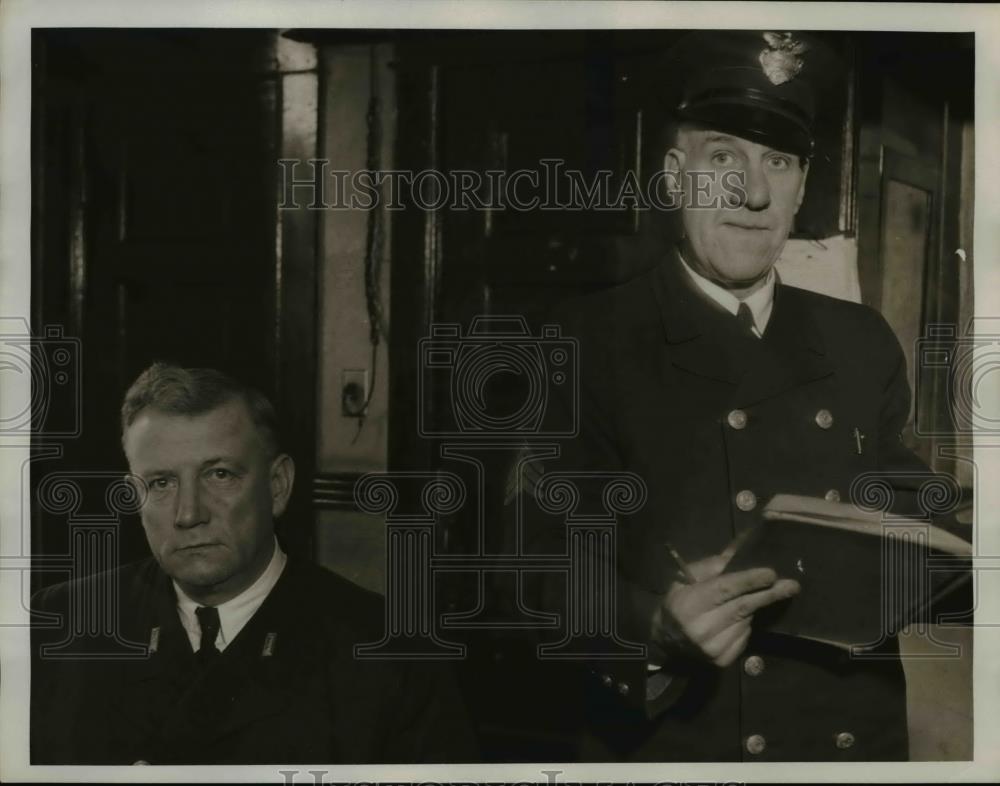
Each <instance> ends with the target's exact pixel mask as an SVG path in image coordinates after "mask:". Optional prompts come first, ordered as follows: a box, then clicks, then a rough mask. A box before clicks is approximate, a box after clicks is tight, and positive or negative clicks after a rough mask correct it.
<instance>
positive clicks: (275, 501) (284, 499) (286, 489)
mask: <svg viewBox="0 0 1000 786" xmlns="http://www.w3.org/2000/svg"><path fill="white" fill-rule="evenodd" d="M294 483H295V462H294V461H293V460H292V457H291V456H289V455H288V454H287V453H282V454H280V455H278V456H277V457H275V459H274V461H272V462H271V515H272V516H274V517H275V518H277V517H278V516H280V515H281V514H282V513H284V512H285V508H286V507H288V498H289V497H290V496H292V486H293V485H294Z"/></svg>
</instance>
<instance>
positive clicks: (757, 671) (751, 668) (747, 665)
mask: <svg viewBox="0 0 1000 786" xmlns="http://www.w3.org/2000/svg"><path fill="white" fill-rule="evenodd" d="M743 671H745V672H746V673H747V674H748V675H749V676H751V677H759V676H760V675H761V674H763V673H764V659H763V658H762V657H761V656H760V655H751V656H750V657H749V658H747V659H746V660H745V661H743Z"/></svg>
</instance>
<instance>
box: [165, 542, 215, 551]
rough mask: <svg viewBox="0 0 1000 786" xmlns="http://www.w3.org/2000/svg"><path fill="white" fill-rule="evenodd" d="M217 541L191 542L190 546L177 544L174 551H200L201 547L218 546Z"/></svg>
mask: <svg viewBox="0 0 1000 786" xmlns="http://www.w3.org/2000/svg"><path fill="white" fill-rule="evenodd" d="M218 545H219V544H218V543H192V544H191V545H190V546H179V547H177V548H176V549H174V551H177V552H185V551H201V550H202V549H209V548H212V547H214V546H218Z"/></svg>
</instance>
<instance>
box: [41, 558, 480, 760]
mask: <svg viewBox="0 0 1000 786" xmlns="http://www.w3.org/2000/svg"><path fill="white" fill-rule="evenodd" d="M109 579H112V580H114V581H117V582H118V586H119V593H120V594H119V597H120V598H121V612H120V625H119V627H118V631H119V636H120V637H121V638H123V639H125V640H128V641H131V642H137V643H139V644H142V645H146V646H149V647H150V650H153V649H155V651H151V652H150V653H149V655H148V656H140V657H134V654H135V653H134V650H135V649H136V648H134V647H133V648H132V649H133V653H132V656H131V657H128V656H127V653H126V650H125V648H124V647H123V646H121V645H118V646H111V644H113V642H111V643H110V644H109V640H108V639H106V638H105V639H98V638H96V637H91V638H81V639H78V640H77V641H76V642H75V643H71V644H68V645H65V646H63V647H61V648H60V647H57V653H56V654H57V655H58V653H59V651H61V653H62V654H63V655H66V654H67V653H69V652H73V653H74V654H76V655H80V654H81V653H83V654H85V653H86V651H88V650H89V651H90V652H91V653H96V652H103V653H104V657H98V658H90V659H87V658H80V657H75V658H70V659H67V658H65V657H61V658H60V657H47V656H42V657H39V655H38V651H39V650H38V648H39V647H40V646H43V645H45V644H58V642H60V641H61V640H63V639H66V638H67V635H68V627H69V626H68V625H67V624H63V625H61V626H59V627H56V628H51V629H46V628H42V627H41V623H42V621H41V620H39V622H38V624H37V626H36V628H35V630H34V631H33V645H34V646H33V668H32V675H31V676H32V706H31V759H32V763H34V764H133V763H137V762H139V763H152V764H222V763H234V764H237V763H238V764H264V763H268V764H274V763H283V764H294V763H324V764H338V763H366V762H374V763H379V762H450V761H467V760H469V759H470V758H474V756H475V753H474V752H473V749H472V745H471V737H470V732H469V729H468V725H467V723H466V720H465V716H464V712H463V710H462V706H461V702H460V700H459V698H458V696H457V693H456V689H455V687H454V684H453V683H452V681H451V679H450V676H449V673H448V672H446V671H445V670H444V668H443V667H444V664H442V663H437V664H433V663H414V662H401V661H392V660H358V659H357V658H355V656H354V646H355V644H363V643H369V642H376V641H378V640H379V639H380V638H381V635H382V631H381V620H382V604H381V602H380V600H379V598H378V596H376V595H373V594H372V593H369V592H367V591H365V590H362V589H360V588H359V587H357V586H355V585H353V584H351V583H349V582H347V581H346V580H344V579H341V578H340V577H338V576H335V575H334V574H332V573H330V572H329V571H326V570H324V569H322V568H319V567H317V566H315V565H312V564H310V563H305V562H300V561H297V560H295V559H293V558H289V560H288V563H287V565H286V567H285V570H284V571H283V573H282V575H281V577H280V578H279V580H278V582H277V584H276V585H275V586H274V588H273V590H272V591H271V593H270V595H268V597H267V598H266V599H265V601H264V603H263V604H262V605H261V607H260V608H259V609H258V610H257V612H256V613H255V614H254V616H253V617H252V618H251V619H250V620H249V622H248V623H247V624H246V626H245V627H244V628H243V629H242V630H241V631H240V633H239V635H238V636H237V637H236V638H235V639H234V640H233V641H232V642H231V643H230V644H229V646H227V647H226V649H225V650H224V651H223V652H222V653H221V655H220V656H219V657H218V658H217V659H216V661H215V662H214V663H213V664H211V665H210V666H208V667H207V668H204V669H203V668H200V667H199V666H198V665H197V663H196V659H195V656H194V654H193V652H192V649H191V645H190V642H189V640H188V637H187V634H186V633H185V631H184V629H183V628H182V626H181V623H180V619H179V616H178V612H177V608H176V597H175V594H174V590H173V586H172V583H171V581H170V579H169V578H168V577H167V576H166V575H165V574H164V573H163V572H162V571H161V570H160V568H159V567H158V565H157V564H156V562H155V561H153V560H152V559H150V560H146V561H144V562H140V563H135V564H132V565H128V566H126V567H124V568H121V569H120V570H118V571H117V576H112V575H111V574H102V575H98V576H96V577H91V578H88V579H85V580H83V581H77V582H73V583H72V584H70V583H64V584H60V585H57V586H54V587H51V588H49V589H47V590H43V591H42V592H41V593H39V596H37V597H36V599H35V610H36V611H45V612H56V613H58V614H60V615H65V614H66V613H67V610H68V604H69V603H70V602H73V603H79V602H80V601H86V602H88V603H90V602H97V603H100V602H104V601H105V599H106V598H107V597H108V595H107V594H106V592H104V590H103V589H102V588H103V587H106V586H108V585H107V583H106V582H107V581H108V580H109ZM63 619H64V620H65V619H68V620H70V621H72V620H74V619H79V616H78V615H77V616H75V617H74V616H72V615H71V616H69V617H65V616H64V617H63ZM154 631H155V632H154ZM114 651H117V652H118V656H117V657H114V656H111V655H110V653H113V652H114Z"/></svg>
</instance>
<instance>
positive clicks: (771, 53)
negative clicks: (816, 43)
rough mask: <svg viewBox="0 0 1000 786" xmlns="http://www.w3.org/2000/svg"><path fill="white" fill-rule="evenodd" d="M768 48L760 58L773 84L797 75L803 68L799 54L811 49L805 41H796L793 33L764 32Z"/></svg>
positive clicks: (762, 52)
mask: <svg viewBox="0 0 1000 786" xmlns="http://www.w3.org/2000/svg"><path fill="white" fill-rule="evenodd" d="M764 40H765V41H766V42H767V49H764V50H762V51H761V53H760V56H759V57H758V60H760V66H761V68H763V69H764V75H765V76H766V77H767V78H768V79H769V80H771V84H773V85H781V84H784V83H785V82H787V81H789V80H790V79H793V78H794V77H796V76H797V75H798V73H799V71H801V70H802V66H803V62H802V58H801V57H799V55H801V54H804V53H805V52H807V51H808V50H809V45H808V44H806V43H805V42H804V41H796V40H795V39H794V38H792V34H791V33H764Z"/></svg>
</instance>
